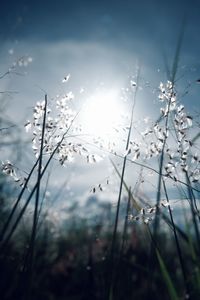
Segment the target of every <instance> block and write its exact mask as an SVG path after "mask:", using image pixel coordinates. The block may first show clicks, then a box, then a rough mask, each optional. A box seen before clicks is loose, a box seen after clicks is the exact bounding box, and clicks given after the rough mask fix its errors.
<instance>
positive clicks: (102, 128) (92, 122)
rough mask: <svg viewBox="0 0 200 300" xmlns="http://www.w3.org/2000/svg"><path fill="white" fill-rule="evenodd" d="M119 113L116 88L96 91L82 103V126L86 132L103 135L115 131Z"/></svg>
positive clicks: (120, 112)
mask: <svg viewBox="0 0 200 300" xmlns="http://www.w3.org/2000/svg"><path fill="white" fill-rule="evenodd" d="M121 115H122V107H121V105H120V97H119V93H118V92H117V91H116V90H104V91H98V92H96V93H94V94H93V95H92V96H91V97H90V98H89V99H88V100H87V101H86V103H85V105H84V109H83V114H82V119H83V120H82V122H83V127H84V129H85V131H86V132H87V133H88V134H91V135H94V136H101V137H105V136H106V135H111V134H113V133H114V132H115V131H116V126H117V125H118V124H119V122H120V118H121Z"/></svg>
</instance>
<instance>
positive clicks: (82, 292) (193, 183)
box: [0, 27, 200, 300]
mask: <svg viewBox="0 0 200 300" xmlns="http://www.w3.org/2000/svg"><path fill="white" fill-rule="evenodd" d="M183 33H184V27H183V30H182V32H181V34H180V38H179V41H178V45H177V49H176V53H175V58H174V62H173V66H172V71H171V74H170V72H169V70H170V68H168V67H167V69H168V73H169V74H170V78H169V81H167V83H166V84H163V83H162V84H160V87H159V99H160V101H161V102H160V103H161V105H162V107H161V114H160V115H159V117H158V118H157V121H156V122H152V124H150V126H149V128H148V130H147V131H146V133H144V134H143V135H139V136H140V137H141V140H139V137H137V135H136V132H135V131H134V129H135V128H134V125H133V120H134V110H135V104H136V101H137V99H138V97H139V86H140V70H139V71H138V74H137V76H136V82H134V86H132V88H133V98H132V99H131V110H130V116H129V117H130V118H129V119H130V120H129V123H128V126H127V130H126V134H127V136H126V137H125V151H126V152H125V153H126V154H125V155H122V154H121V153H118V152H116V151H111V152H110V150H108V149H106V148H103V147H102V145H99V147H100V149H101V151H104V152H105V153H109V154H110V157H111V158H110V161H111V165H112V167H113V170H114V172H115V174H116V175H117V177H118V179H119V187H118V196H117V206H116V208H114V207H112V206H111V204H110V203H108V204H107V206H105V207H104V209H103V212H102V213H100V211H101V210H100V204H101V203H100V200H98V196H97V195H96V190H97V189H98V188H93V189H92V191H93V193H94V195H93V202H94V204H95V205H96V207H95V210H96V212H97V213H98V218H97V217H96V216H92V217H91V219H92V222H91V220H90V222H89V218H87V217H80V216H79V214H80V210H82V211H83V215H84V214H85V215H86V212H85V211H84V210H86V209H87V207H83V206H82V207H81V206H80V204H79V203H76V205H75V206H73V205H72V206H71V207H68V209H66V214H67V215H68V218H67V217H66V219H65V222H66V224H65V223H64V222H63V224H62V226H61V227H58V226H54V225H53V224H52V223H51V216H48V210H47V209H46V208H45V203H44V194H45V193H43V192H42V186H43V185H42V184H43V181H44V179H45V176H47V171H48V169H49V167H50V165H52V163H58V164H60V165H61V166H62V165H66V166H67V165H68V163H69V162H70V161H71V160H72V159H73V158H75V159H76V157H77V155H80V156H81V157H83V158H84V159H86V161H87V162H96V161H97V160H98V158H97V156H96V154H93V153H92V154H91V153H90V149H87V148H86V146H85V145H84V144H83V143H82V141H81V140H79V141H78V142H76V139H73V138H71V137H72V136H73V137H75V136H76V138H78V133H77V132H76V129H74V128H76V126H74V125H75V122H76V119H77V116H78V114H76V113H75V112H74V111H72V110H71V108H70V107H69V104H68V103H69V102H70V100H71V99H72V98H73V95H72V93H71V92H70V93H69V94H68V95H67V96H66V95H65V97H64V98H61V99H59V100H57V104H56V105H57V106H56V110H54V107H51V105H52V106H53V104H52V102H51V101H49V100H48V101H47V95H45V101H43V102H40V103H37V104H36V106H35V108H34V113H33V120H32V121H28V122H27V124H26V129H27V130H30V131H31V132H32V134H33V135H32V144H33V145H32V146H33V151H34V154H35V162H34V163H33V165H32V166H30V170H29V172H28V174H27V176H26V178H25V181H24V183H23V185H22V186H21V187H20V188H19V189H20V190H19V195H18V197H16V200H15V202H14V204H13V205H12V206H11V208H5V207H6V205H5V199H6V196H5V194H3V184H2V187H1V189H2V192H1V194H0V197H1V198H0V201H1V202H0V203H1V207H0V214H1V216H2V218H1V228H0V266H1V270H2V274H4V277H3V278H2V280H1V282H0V295H1V298H2V299H5V300H9V299H27V300H31V299H42V300H45V299H50V300H54V299H61V300H62V299H74V300H78V299H82V300H84V299H85V300H86V299H87V300H88V299H97V300H98V299H99V300H100V299H103V300H104V299H105V300H111V299H113V300H123V299H138V300H140V299H141V300H142V299H160V298H161V297H162V299H166V300H167V299H172V300H176V299H198V297H199V296H198V295H199V294H200V234H199V221H200V216H199V203H198V201H199V193H200V186H199V179H200V176H199V174H200V169H199V163H200V161H199V153H198V154H196V152H197V150H199V149H198V144H197V143H198V138H199V133H197V134H196V135H194V136H193V127H192V126H194V125H192V117H191V116H189V115H188V113H187V112H186V110H185V108H184V107H183V106H181V104H180V100H181V99H179V98H178V96H179V95H178V94H177V91H176V75H177V72H178V63H179V59H180V49H181V43H182V38H183ZM52 112H53V113H52ZM80 113H81V112H80ZM2 128H3V127H2ZM80 141H81V142H80ZM97 147H98V145H97ZM131 157H133V158H131ZM151 160H153V163H152V164H151ZM155 161H157V165H156V163H155ZM119 162H120V166H121V167H120V166H119V165H118V163H119ZM130 166H131V168H132V174H134V178H133V180H132V185H131V186H129V183H128V182H129V181H130V180H128V179H129V178H128V176H130V175H128V174H130V172H129V173H128V172H127V168H128V167H130ZM94 168H95V166H94ZM52 169H53V168H52ZM138 170H139V171H138ZM149 171H151V172H152V174H153V180H152V181H156V179H157V185H156V187H155V196H154V199H153V200H154V202H152V200H151V199H149V198H150V197H148V195H147V197H144V196H143V194H142V195H141V194H140V193H139V192H138V190H141V186H142V184H143V183H145V182H147V181H148V180H149V179H148V175H147V172H149ZM137 172H138V174H139V176H138V178H135V176H136V175H135V174H137ZM16 173H17V169H16V168H15V165H14V164H12V163H10V162H5V163H3V164H2V174H1V177H2V182H3V183H4V182H5V177H4V176H5V174H6V175H10V176H11V177H13V178H14V180H15V181H16V182H19V183H21V179H20V178H18V176H17V175H16ZM106 175H107V174H106ZM46 182H47V184H48V182H49V180H48V179H47V180H46ZM172 184H173V185H174V189H176V190H177V191H179V194H180V199H181V198H182V195H183V194H184V195H185V198H186V200H187V203H188V207H189V209H187V212H185V213H182V211H181V209H180V208H179V209H178V213H177V212H176V211H175V208H174V201H173V199H171V198H170V189H171V186H172ZM7 186H8V189H9V188H10V186H12V183H7ZM97 186H98V187H99V190H100V191H101V192H102V190H103V187H102V184H99V185H97ZM139 188H140V189H139ZM46 189H47V186H46V187H45V190H46ZM34 196H35V202H34V200H33V198H34ZM123 197H124V198H125V200H126V201H123ZM68 201H72V199H68ZM180 201H181V200H179V202H180ZM31 205H32V206H33V213H32V219H31V220H32V222H30V218H29V222H27V224H25V226H23V225H22V223H23V221H24V220H27V210H28V208H29V207H30V206H31ZM86 211H87V210H86ZM180 214H181V216H182V220H181V222H179V221H178V217H179V215H180ZM108 219H109V220H108ZM13 270H14V271H13Z"/></svg>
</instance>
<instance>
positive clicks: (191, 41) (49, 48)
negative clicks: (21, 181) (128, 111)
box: [0, 0, 200, 185]
mask: <svg viewBox="0 0 200 300" xmlns="http://www.w3.org/2000/svg"><path fill="white" fill-rule="evenodd" d="M199 12H200V2H199V1H198V0H196V1H195V0H192V1H186V0H182V1H181V0H174V1H173V0H168V1H161V0H143V1H142V0H141V1H135V0H115V1H111V0H110V1H109V0H107V1H104V0H101V1H96V0H91V1H89V0H77V1H76V0H71V1H69V0H65V1H64V0H61V1H59V0H58V1H51V0H41V1H36V0H35V1H30V0H24V1H22V0H19V1H11V0H10V1H1V4H0V42H1V49H0V64H1V70H0V74H4V72H6V71H7V70H8V68H9V67H10V65H12V63H13V61H15V60H17V59H18V58H19V57H21V56H23V55H27V57H31V58H32V59H33V61H32V63H31V64H30V65H29V66H28V67H27V68H21V69H20V73H21V74H22V75H25V76H18V75H14V74H13V75H10V76H6V77H5V78H3V79H2V80H1V81H0V89H1V91H4V90H10V91H17V93H16V94H13V95H12V97H9V98H8V100H9V105H8V108H7V115H8V116H10V117H11V118H14V119H15V121H16V122H17V123H18V124H20V122H22V121H24V120H25V119H26V118H30V115H31V113H32V111H31V106H32V105H34V103H35V102H36V101H38V100H41V98H42V97H43V95H44V93H43V92H42V90H41V89H44V90H45V91H47V92H48V94H49V95H50V96H55V95H56V94H57V93H60V92H62V91H63V86H62V78H63V76H66V75H67V74H69V73H70V74H71V79H70V82H69V89H72V90H73V91H74V93H75V94H77V95H78V97H79V96H80V95H79V92H80V89H81V88H84V90H85V91H86V92H87V95H88V94H92V93H94V91H96V89H97V88H98V87H99V86H101V85H103V86H104V89H107V90H109V89H115V90H117V89H118V90H120V89H121V88H122V87H126V86H127V84H128V83H129V76H132V75H134V74H135V69H136V65H137V62H138V61H140V63H141V65H142V75H141V78H142V80H141V87H142V88H143V90H142V92H141V93H143V94H142V96H141V99H140V106H139V107H137V108H136V110H137V112H138V114H139V113H140V114H141V116H140V117H141V119H142V118H144V117H145V116H146V115H147V113H150V114H151V113H152V114H155V115H157V113H158V112H159V110H158V111H156V109H157V102H156V99H157V98H156V95H155V94H154V93H153V92H154V91H155V89H156V88H157V87H158V86H159V83H160V81H163V80H166V79H167V76H166V67H165V63H164V57H165V59H166V61H167V62H168V67H169V68H171V65H172V61H173V57H174V53H175V49H176V46H177V40H178V36H179V33H180V31H181V27H182V22H183V19H184V17H185V19H186V24H185V30H184V38H183V44H182V50H181V56H180V64H179V72H178V75H177V79H178V82H177V84H178V86H179V90H180V94H184V92H185V90H187V89H189V93H188V94H187V95H186V96H185V97H184V98H183V99H182V101H183V103H184V104H185V106H186V107H188V109H190V110H191V111H194V110H199V92H200V85H198V83H197V82H196V80H197V79H199V77H200V57H199V53H200V39H199V37H200V18H199ZM24 72H25V73H24ZM147 83H148V84H147ZM84 170H85V169H84ZM88 172H89V173H88V174H89V175H88V178H91V177H92V175H91V174H92V172H93V171H92V169H89V171H88ZM102 173H103V171H102V169H101V170H100V169H99V171H98V174H100V175H99V176H100V177H103V176H104V175H103V174H102ZM84 178H85V171H84V172H82V173H81V172H79V177H78V178H76V179H77V181H78V182H79V183H80V185H81V183H82V185H84V184H83V183H84V180H83V179H84ZM87 184H88V185H90V183H88V182H87Z"/></svg>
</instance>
